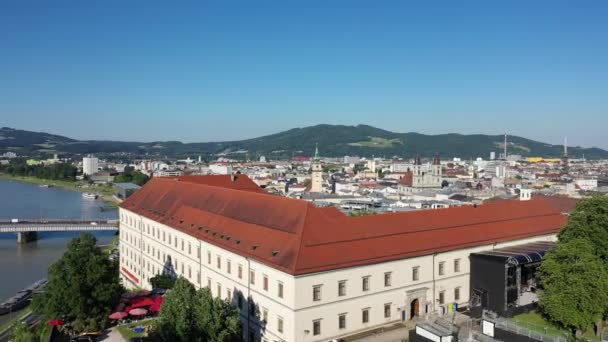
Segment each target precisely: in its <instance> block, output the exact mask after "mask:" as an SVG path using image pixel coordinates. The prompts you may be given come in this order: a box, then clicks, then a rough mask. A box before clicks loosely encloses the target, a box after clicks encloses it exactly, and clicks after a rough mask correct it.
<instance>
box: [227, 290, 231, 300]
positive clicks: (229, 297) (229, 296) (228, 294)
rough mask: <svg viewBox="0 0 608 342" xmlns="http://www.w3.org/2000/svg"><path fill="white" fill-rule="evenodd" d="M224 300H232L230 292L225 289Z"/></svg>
mask: <svg viewBox="0 0 608 342" xmlns="http://www.w3.org/2000/svg"><path fill="white" fill-rule="evenodd" d="M226 300H227V301H231V300H232V291H230V289H226Z"/></svg>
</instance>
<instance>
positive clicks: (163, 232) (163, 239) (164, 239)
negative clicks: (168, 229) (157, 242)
mask: <svg viewBox="0 0 608 342" xmlns="http://www.w3.org/2000/svg"><path fill="white" fill-rule="evenodd" d="M163 242H165V232H163Z"/></svg>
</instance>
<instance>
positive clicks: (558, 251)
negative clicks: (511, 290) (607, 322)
mask: <svg viewBox="0 0 608 342" xmlns="http://www.w3.org/2000/svg"><path fill="white" fill-rule="evenodd" d="M539 274H540V278H541V284H542V287H543V290H542V292H541V297H540V305H541V307H542V309H543V311H544V312H545V313H546V314H547V315H548V316H549V317H550V318H551V319H553V320H555V321H557V322H560V323H562V324H563V325H564V326H566V327H569V328H571V329H579V330H584V329H586V328H588V327H589V326H590V325H592V324H593V323H596V322H598V321H601V320H602V318H603V315H604V313H605V312H606V308H607V303H608V272H606V268H605V266H604V263H603V262H602V260H601V259H600V258H599V257H598V256H596V255H595V253H594V246H593V244H592V243H591V242H590V241H589V240H587V239H583V238H577V239H573V240H570V241H568V242H561V243H558V244H557V245H556V247H555V248H554V249H552V250H551V251H549V252H547V255H546V256H545V258H544V260H543V262H542V265H541V267H540V268H539Z"/></svg>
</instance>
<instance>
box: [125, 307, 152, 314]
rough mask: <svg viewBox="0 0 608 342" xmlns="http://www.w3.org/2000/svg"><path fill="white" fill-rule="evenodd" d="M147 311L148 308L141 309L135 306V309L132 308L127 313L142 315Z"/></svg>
mask: <svg viewBox="0 0 608 342" xmlns="http://www.w3.org/2000/svg"><path fill="white" fill-rule="evenodd" d="M147 313H148V310H146V309H142V308H137V309H133V310H131V311H129V315H131V316H143V315H145V314H147Z"/></svg>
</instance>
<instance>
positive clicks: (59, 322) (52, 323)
mask: <svg viewBox="0 0 608 342" xmlns="http://www.w3.org/2000/svg"><path fill="white" fill-rule="evenodd" d="M63 323H64V322H63V320H62V319H52V320H50V321H49V323H48V324H49V325H50V326H52V327H54V326H57V325H63Z"/></svg>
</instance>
